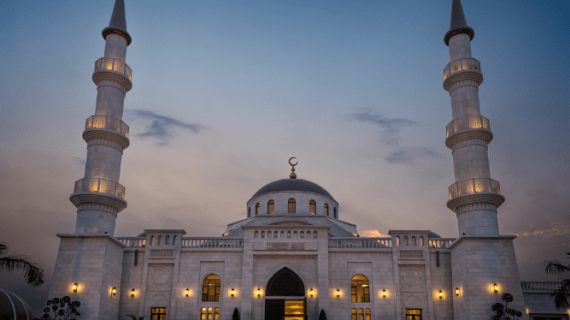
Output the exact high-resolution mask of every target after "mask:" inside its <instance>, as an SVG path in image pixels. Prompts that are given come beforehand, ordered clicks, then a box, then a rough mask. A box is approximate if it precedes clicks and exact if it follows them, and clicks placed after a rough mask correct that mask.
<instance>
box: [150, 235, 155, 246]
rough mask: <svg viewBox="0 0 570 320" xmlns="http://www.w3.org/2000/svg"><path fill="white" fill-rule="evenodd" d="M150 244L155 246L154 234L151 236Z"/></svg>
mask: <svg viewBox="0 0 570 320" xmlns="http://www.w3.org/2000/svg"><path fill="white" fill-rule="evenodd" d="M150 245H151V246H154V236H150Z"/></svg>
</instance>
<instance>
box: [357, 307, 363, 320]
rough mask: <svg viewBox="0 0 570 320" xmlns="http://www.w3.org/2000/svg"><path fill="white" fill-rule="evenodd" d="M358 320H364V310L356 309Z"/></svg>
mask: <svg viewBox="0 0 570 320" xmlns="http://www.w3.org/2000/svg"><path fill="white" fill-rule="evenodd" d="M358 320H364V309H358Z"/></svg>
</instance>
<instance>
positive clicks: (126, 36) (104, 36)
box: [101, 27, 133, 47]
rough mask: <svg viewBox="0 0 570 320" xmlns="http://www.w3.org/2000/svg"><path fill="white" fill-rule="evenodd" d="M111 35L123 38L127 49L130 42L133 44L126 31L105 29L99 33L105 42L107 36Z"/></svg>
mask: <svg viewBox="0 0 570 320" xmlns="http://www.w3.org/2000/svg"><path fill="white" fill-rule="evenodd" d="M111 33H114V34H118V35H120V36H121V37H123V38H125V40H127V47H128V46H129V45H130V44H131V42H133V38H131V35H130V34H129V33H128V32H127V31H123V30H119V29H116V28H109V27H107V28H105V29H103V31H102V32H101V34H102V35H103V39H105V40H107V35H109V34H111Z"/></svg>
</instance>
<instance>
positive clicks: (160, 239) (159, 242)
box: [158, 236, 162, 246]
mask: <svg viewBox="0 0 570 320" xmlns="http://www.w3.org/2000/svg"><path fill="white" fill-rule="evenodd" d="M161 244H162V236H158V245H159V246H160V245H161Z"/></svg>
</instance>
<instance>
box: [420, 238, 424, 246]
mask: <svg viewBox="0 0 570 320" xmlns="http://www.w3.org/2000/svg"><path fill="white" fill-rule="evenodd" d="M423 246H424V236H420V247H423Z"/></svg>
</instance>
